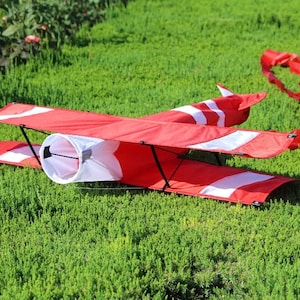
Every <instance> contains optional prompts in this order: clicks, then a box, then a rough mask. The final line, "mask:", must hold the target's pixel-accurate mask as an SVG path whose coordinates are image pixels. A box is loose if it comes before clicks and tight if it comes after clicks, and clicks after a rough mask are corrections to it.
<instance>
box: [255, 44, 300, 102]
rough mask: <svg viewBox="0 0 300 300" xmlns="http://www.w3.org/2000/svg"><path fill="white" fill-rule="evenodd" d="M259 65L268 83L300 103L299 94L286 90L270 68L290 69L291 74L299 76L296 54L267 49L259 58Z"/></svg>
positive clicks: (299, 67)
mask: <svg viewBox="0 0 300 300" xmlns="http://www.w3.org/2000/svg"><path fill="white" fill-rule="evenodd" d="M260 63H261V67H262V73H263V74H264V75H265V76H266V77H267V78H268V80H269V82H270V83H272V84H276V85H277V86H278V88H279V89H280V90H281V91H282V92H285V93H287V94H288V95H289V96H290V97H292V98H294V99H297V100H299V101H300V92H298V93H295V92H292V91H291V90H289V89H287V88H286V87H285V86H284V84H283V83H282V82H281V80H280V79H278V78H277V77H276V76H275V74H274V72H273V71H272V67H274V66H282V67H288V68H290V72H291V73H294V74H300V58H299V56H298V55H297V54H293V53H288V52H277V51H274V50H271V49H267V50H266V51H265V52H264V53H263V55H262V56H261V59H260Z"/></svg>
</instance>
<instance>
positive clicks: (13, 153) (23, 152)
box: [0, 146, 40, 163]
mask: <svg viewBox="0 0 300 300" xmlns="http://www.w3.org/2000/svg"><path fill="white" fill-rule="evenodd" d="M33 149H34V151H35V152H36V153H39V150H40V146H33ZM33 156H34V154H33V153H32V151H31V149H30V148H29V146H24V147H20V148H16V149H12V150H10V151H7V152H6V153H3V154H2V155H0V160H1V161H7V162H11V163H20V162H21V161H23V160H24V159H27V158H30V157H33Z"/></svg>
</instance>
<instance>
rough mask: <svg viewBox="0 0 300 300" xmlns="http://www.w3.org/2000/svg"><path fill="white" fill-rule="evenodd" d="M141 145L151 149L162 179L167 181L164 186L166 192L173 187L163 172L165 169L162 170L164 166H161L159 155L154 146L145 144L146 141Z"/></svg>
mask: <svg viewBox="0 0 300 300" xmlns="http://www.w3.org/2000/svg"><path fill="white" fill-rule="evenodd" d="M141 145H146V146H149V147H150V149H151V152H152V155H153V158H154V160H155V163H156V166H157V168H158V170H159V172H160V174H161V176H162V178H163V179H164V181H165V185H164V186H163V188H162V191H164V190H165V189H166V188H167V187H168V188H169V187H171V186H170V184H169V181H168V179H167V176H166V174H165V173H164V170H163V168H162V166H161V164H160V162H159V159H158V156H157V153H156V151H155V147H154V145H151V144H147V143H145V142H144V141H141Z"/></svg>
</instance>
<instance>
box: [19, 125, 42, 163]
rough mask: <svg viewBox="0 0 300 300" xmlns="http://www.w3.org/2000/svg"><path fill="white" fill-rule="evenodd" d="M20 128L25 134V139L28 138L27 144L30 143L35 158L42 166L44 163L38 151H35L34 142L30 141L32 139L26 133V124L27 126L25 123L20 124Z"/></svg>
mask: <svg viewBox="0 0 300 300" xmlns="http://www.w3.org/2000/svg"><path fill="white" fill-rule="evenodd" d="M19 128H20V129H21V132H22V134H23V136H24V138H25V140H26V142H27V144H28V146H29V148H30V150H31V152H32V154H33V155H34V157H35V159H36V160H37V162H38V163H39V165H40V166H41V165H42V164H41V161H40V159H39V157H38V155H37V154H36V152H35V150H34V148H33V146H32V144H31V141H30V139H29V138H28V135H27V134H26V131H25V128H26V126H25V125H24V124H20V125H19Z"/></svg>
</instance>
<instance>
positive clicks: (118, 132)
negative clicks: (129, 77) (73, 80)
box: [0, 104, 300, 158]
mask: <svg viewBox="0 0 300 300" xmlns="http://www.w3.org/2000/svg"><path fill="white" fill-rule="evenodd" d="M0 123H6V124H11V125H20V124H23V125H25V126H26V127H29V128H33V129H37V130H47V131H51V132H57V133H63V134H72V135H78V136H87V137H95V138H101V139H104V140H115V141H120V142H128V143H145V144H151V145H156V146H165V147H172V148H181V149H196V150H204V151H210V152H221V153H228V154H233V155H242V156H245V157H256V158H268V157H272V156H275V155H278V154H280V153H281V152H283V151H286V150H288V149H295V148H297V147H298V146H299V143H300V138H299V133H300V131H299V130H295V131H292V132H289V133H282V132H271V131H258V130H244V129H237V128H228V127H217V126H209V125H205V126H204V125H198V126H195V125H194V124H181V123H173V122H157V121H152V120H151V121H150V120H145V119H130V118H121V117H114V116H107V115H101V114H95V113H88V112H80V111H74V110H66V109H54V108H47V107H38V106H34V105H26V104H9V105H7V106H6V107H4V108H3V109H2V110H0Z"/></svg>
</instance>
